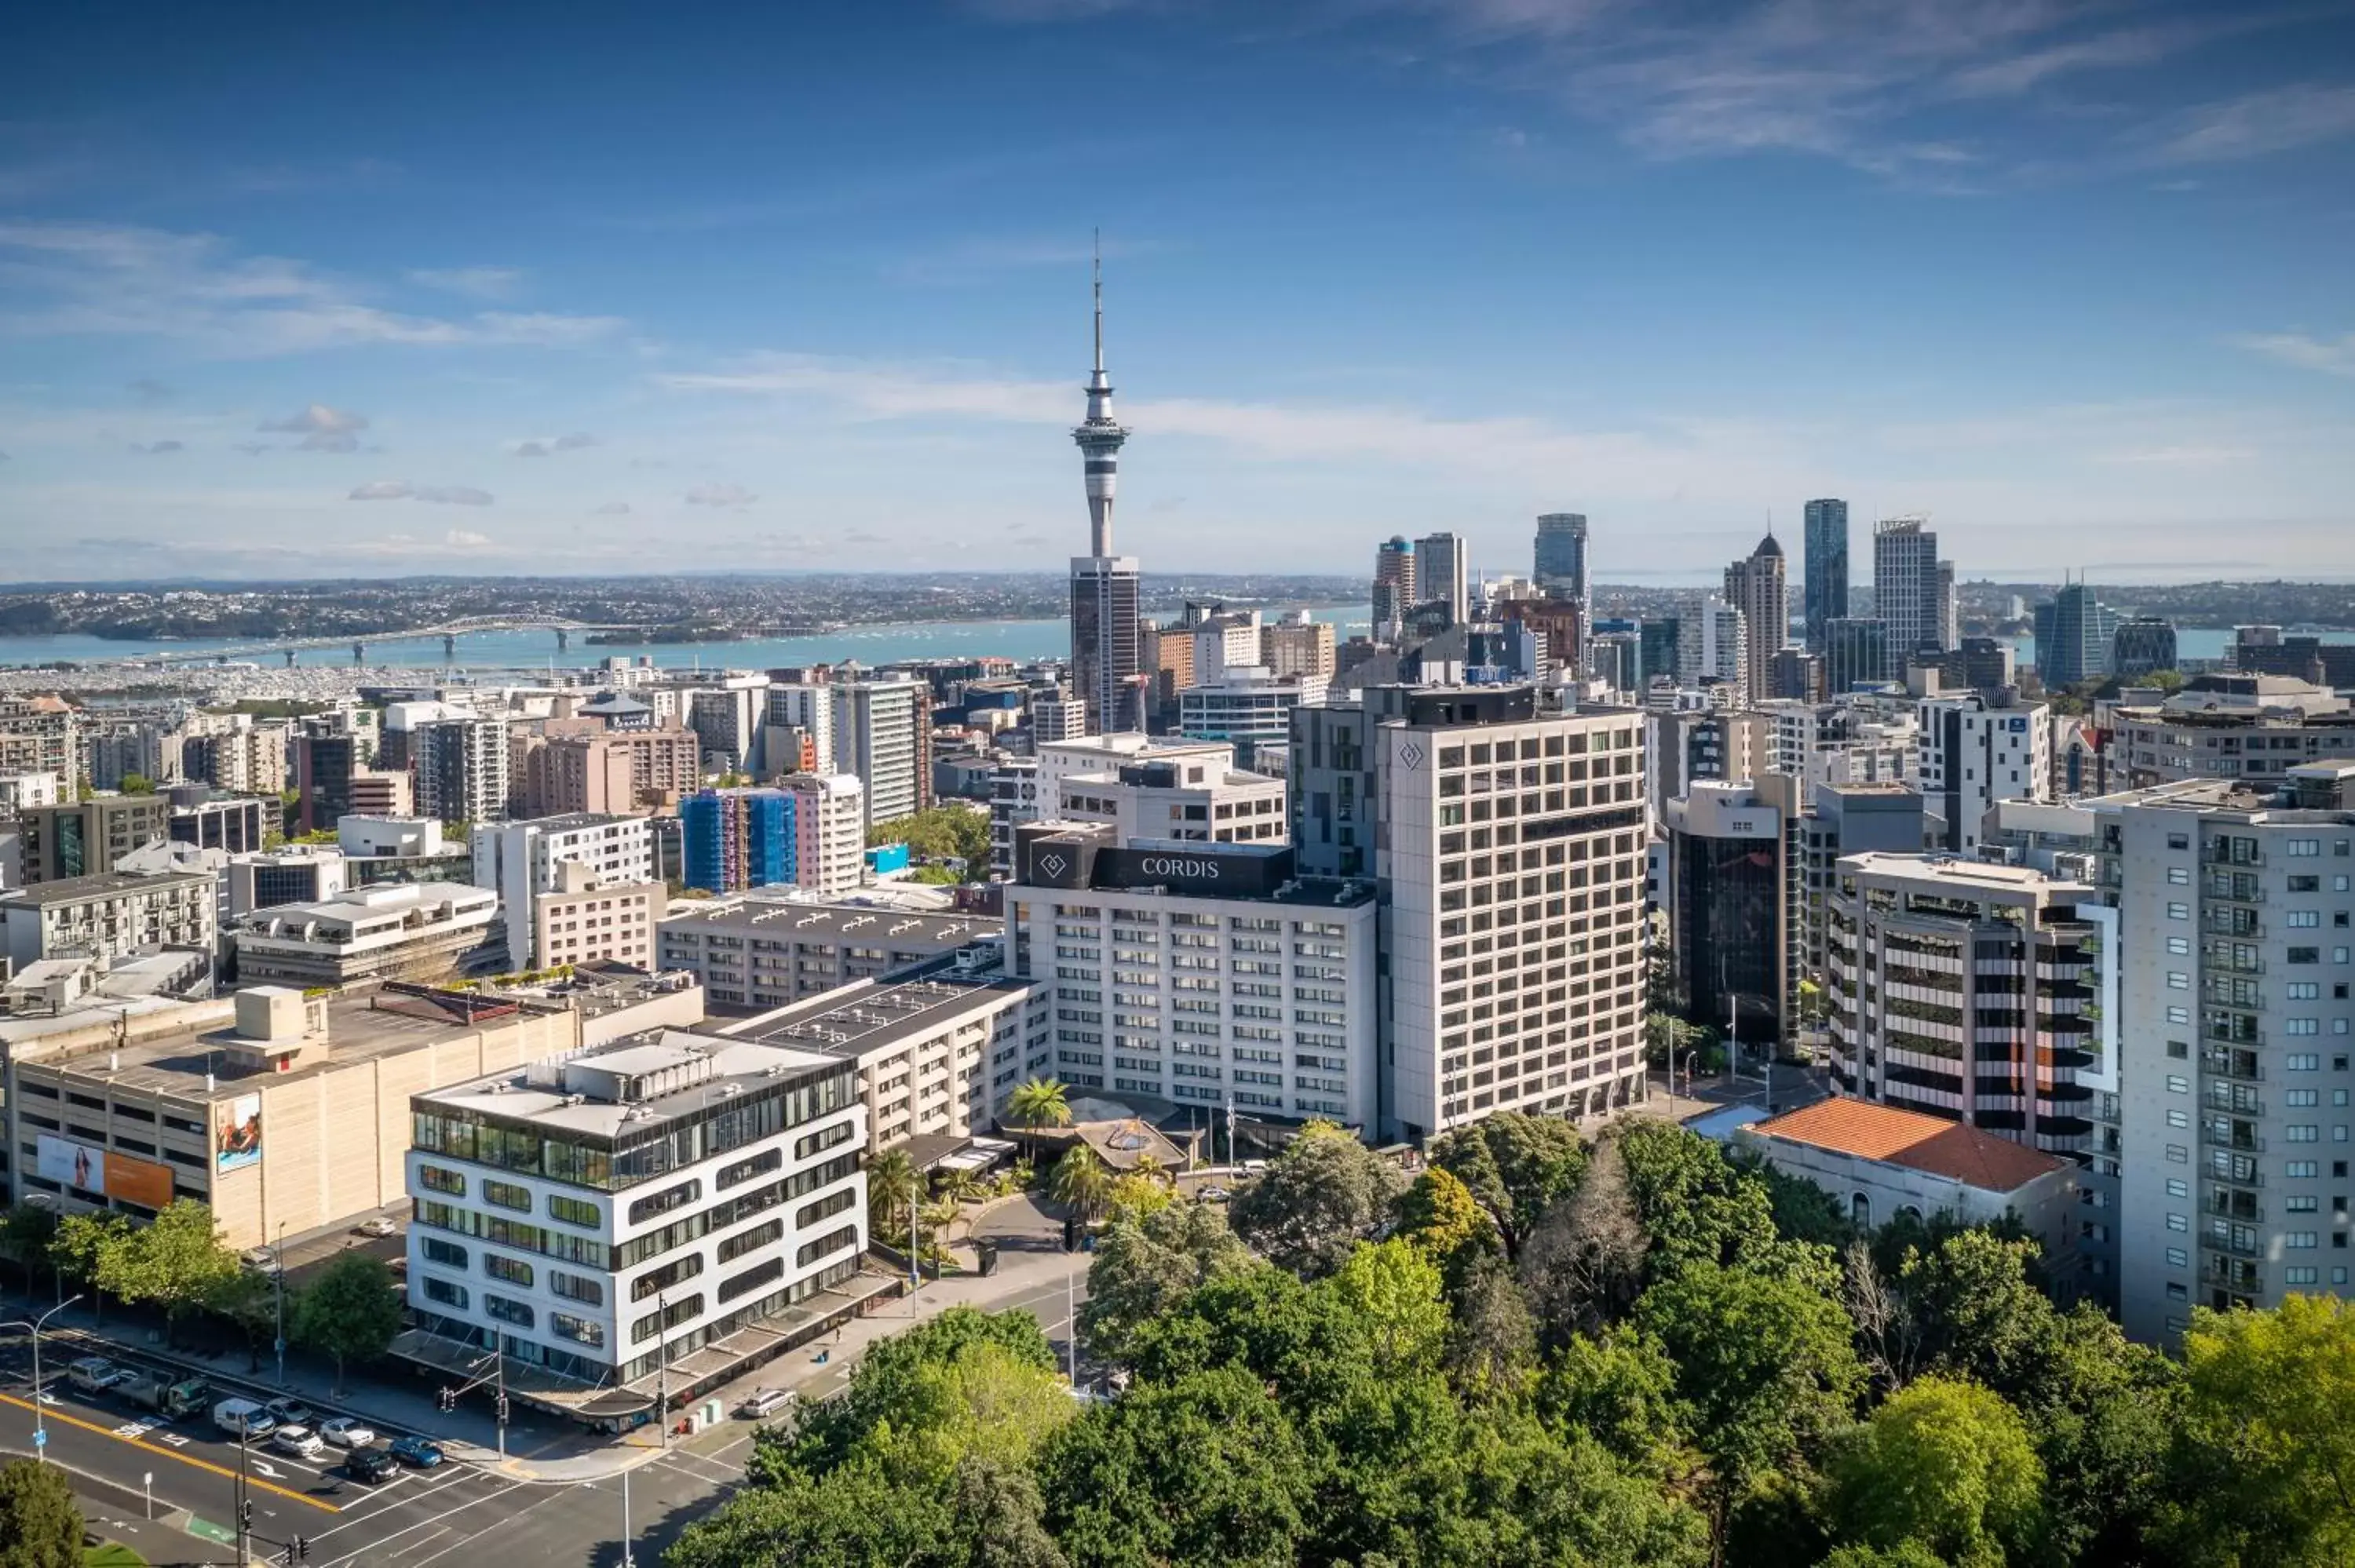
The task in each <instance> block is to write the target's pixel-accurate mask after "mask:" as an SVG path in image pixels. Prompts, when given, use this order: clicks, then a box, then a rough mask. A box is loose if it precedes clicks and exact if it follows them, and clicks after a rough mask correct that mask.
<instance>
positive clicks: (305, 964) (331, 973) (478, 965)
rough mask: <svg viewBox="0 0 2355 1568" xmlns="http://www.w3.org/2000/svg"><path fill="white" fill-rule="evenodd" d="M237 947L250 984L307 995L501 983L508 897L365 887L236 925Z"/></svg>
mask: <svg viewBox="0 0 2355 1568" xmlns="http://www.w3.org/2000/svg"><path fill="white" fill-rule="evenodd" d="M517 918H523V916H520V915H518V916H517ZM228 939H229V952H230V955H231V960H232V962H233V963H234V964H235V966H236V969H237V977H238V980H240V982H241V983H243V984H247V985H256V984H265V985H287V986H294V987H297V988H302V989H309V988H312V987H319V986H332V987H335V988H337V989H341V988H343V987H346V986H349V985H354V984H357V983H358V982H360V981H363V980H421V981H435V980H444V979H448V978H451V977H453V976H461V975H485V974H496V973H497V972H498V971H499V969H501V968H502V967H503V965H504V963H505V960H506V930H505V928H504V927H503V926H502V924H501V921H500V917H499V895H497V894H496V893H494V892H492V891H491V890H490V889H489V888H487V887H475V886H472V885H468V884H465V883H456V882H426V883H399V884H392V885H375V886H368V887H356V888H353V889H352V890H351V891H349V892H347V893H345V894H343V895H340V896H338V897H336V898H334V899H331V900H329V901H327V902H325V903H323V904H287V905H282V906H278V907H277V908H274V909H258V910H256V911H254V912H253V913H252V914H250V915H247V916H242V917H240V919H238V920H237V921H235V922H233V923H232V924H231V926H230V927H229V938H228Z"/></svg>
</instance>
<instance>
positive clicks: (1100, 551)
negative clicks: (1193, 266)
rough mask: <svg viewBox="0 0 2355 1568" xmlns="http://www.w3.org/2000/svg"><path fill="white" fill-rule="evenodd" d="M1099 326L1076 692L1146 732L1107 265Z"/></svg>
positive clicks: (1102, 726)
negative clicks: (1117, 516)
mask: <svg viewBox="0 0 2355 1568" xmlns="http://www.w3.org/2000/svg"><path fill="white" fill-rule="evenodd" d="M1095 328H1096V364H1095V371H1094V374H1092V376H1089V377H1088V411H1087V418H1084V419H1082V421H1081V422H1080V424H1079V426H1078V427H1077V428H1076V429H1073V430H1072V431H1071V440H1073V441H1074V442H1075V443H1077V444H1078V446H1079V449H1080V457H1081V467H1082V471H1083V477H1084V478H1085V480H1086V482H1087V495H1088V553H1087V554H1086V555H1084V556H1072V557H1071V687H1072V691H1073V694H1075V695H1076V696H1078V697H1079V699H1080V700H1081V701H1082V702H1083V703H1085V704H1087V705H1088V721H1089V725H1090V727H1091V728H1092V729H1093V730H1094V731H1095V732H1096V733H1097V734H1099V735H1103V734H1109V733H1111V732H1113V731H1115V730H1129V729H1141V728H1143V727H1144V722H1145V720H1144V695H1145V673H1144V660H1143V656H1142V652H1141V650H1140V649H1139V647H1138V638H1137V620H1138V611H1139V609H1140V602H1139V597H1138V567H1137V563H1136V557H1135V556H1115V555H1114V554H1113V541H1112V515H1113V500H1114V491H1115V489H1116V487H1117V485H1118V482H1119V474H1120V449H1121V448H1122V446H1123V445H1124V444H1125V443H1126V442H1127V440H1128V434H1129V432H1128V428H1127V427H1126V426H1125V425H1123V424H1121V423H1120V422H1119V421H1117V420H1116V419H1114V418H1113V412H1112V383H1111V381H1109V380H1107V379H1106V378H1105V376H1104V363H1103V264H1102V262H1101V261H1099V262H1098V263H1097V266H1096V279H1095ZM849 771H852V772H856V773H858V774H859V776H860V777H861V778H864V779H867V788H868V793H869V796H870V799H871V803H872V805H873V806H874V807H876V808H880V807H881V806H882V805H883V801H882V800H879V799H873V797H875V796H876V795H877V793H878V789H879V786H878V785H877V782H876V780H875V779H874V778H873V777H872V776H871V775H868V773H867V772H866V771H865V770H864V769H861V768H851V769H849ZM909 809H910V810H914V809H915V808H913V807H912V806H911V807H910V808H909ZM876 820H878V821H889V820H890V818H889V817H879V818H878V819H876Z"/></svg>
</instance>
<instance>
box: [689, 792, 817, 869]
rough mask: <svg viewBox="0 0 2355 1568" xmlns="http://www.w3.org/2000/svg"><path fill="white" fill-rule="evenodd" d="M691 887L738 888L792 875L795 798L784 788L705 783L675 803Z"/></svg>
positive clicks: (794, 847)
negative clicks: (709, 785) (720, 786)
mask: <svg viewBox="0 0 2355 1568" xmlns="http://www.w3.org/2000/svg"><path fill="white" fill-rule="evenodd" d="M678 828H679V841H680V853H681V854H682V855H683V857H684V860H685V864H686V881H687V886H689V887H696V888H701V889H702V890H703V891H705V892H707V893H738V892H741V891H742V890H744V889H746V888H749V887H771V886H774V885H777V884H780V883H788V882H791V881H793V880H794V864H795V855H794V852H795V849H796V848H797V846H796V844H795V842H794V837H795V829H794V798H793V796H791V795H789V794H787V793H786V792H785V791H784V790H783V789H706V790H703V791H702V792H701V793H699V794H695V795H690V796H688V797H687V799H686V800H682V801H680V802H679V804H678Z"/></svg>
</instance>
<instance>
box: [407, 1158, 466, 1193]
mask: <svg viewBox="0 0 2355 1568" xmlns="http://www.w3.org/2000/svg"><path fill="white" fill-rule="evenodd" d="M417 1184H418V1185H419V1186H421V1187H422V1188H424V1189H425V1190H426V1191H427V1192H447V1193H449V1194H450V1196H452V1197H453V1198H463V1197H464V1196H465V1195H466V1178H465V1177H464V1175H463V1174H461V1173H460V1172H458V1171H444V1170H443V1169H442V1167H440V1166H439V1165H424V1164H421V1165H419V1166H418V1167H417Z"/></svg>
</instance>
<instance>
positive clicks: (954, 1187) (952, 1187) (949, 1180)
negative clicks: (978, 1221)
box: [932, 1171, 981, 1203]
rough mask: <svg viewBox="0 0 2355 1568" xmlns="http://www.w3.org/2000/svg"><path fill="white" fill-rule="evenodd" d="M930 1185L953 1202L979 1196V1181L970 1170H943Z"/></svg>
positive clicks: (960, 1201)
mask: <svg viewBox="0 0 2355 1568" xmlns="http://www.w3.org/2000/svg"><path fill="white" fill-rule="evenodd" d="M932 1185H933V1188H934V1190H935V1191H937V1192H939V1194H940V1195H941V1196H942V1197H943V1198H946V1199H948V1200H949V1201H950V1202H954V1203H962V1202H967V1201H968V1200H970V1199H974V1198H978V1197H980V1196H981V1181H980V1179H979V1178H978V1177H976V1176H975V1175H974V1173H973V1172H972V1171H942V1172H941V1174H940V1178H939V1180H937V1181H934V1182H933V1184H932Z"/></svg>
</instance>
